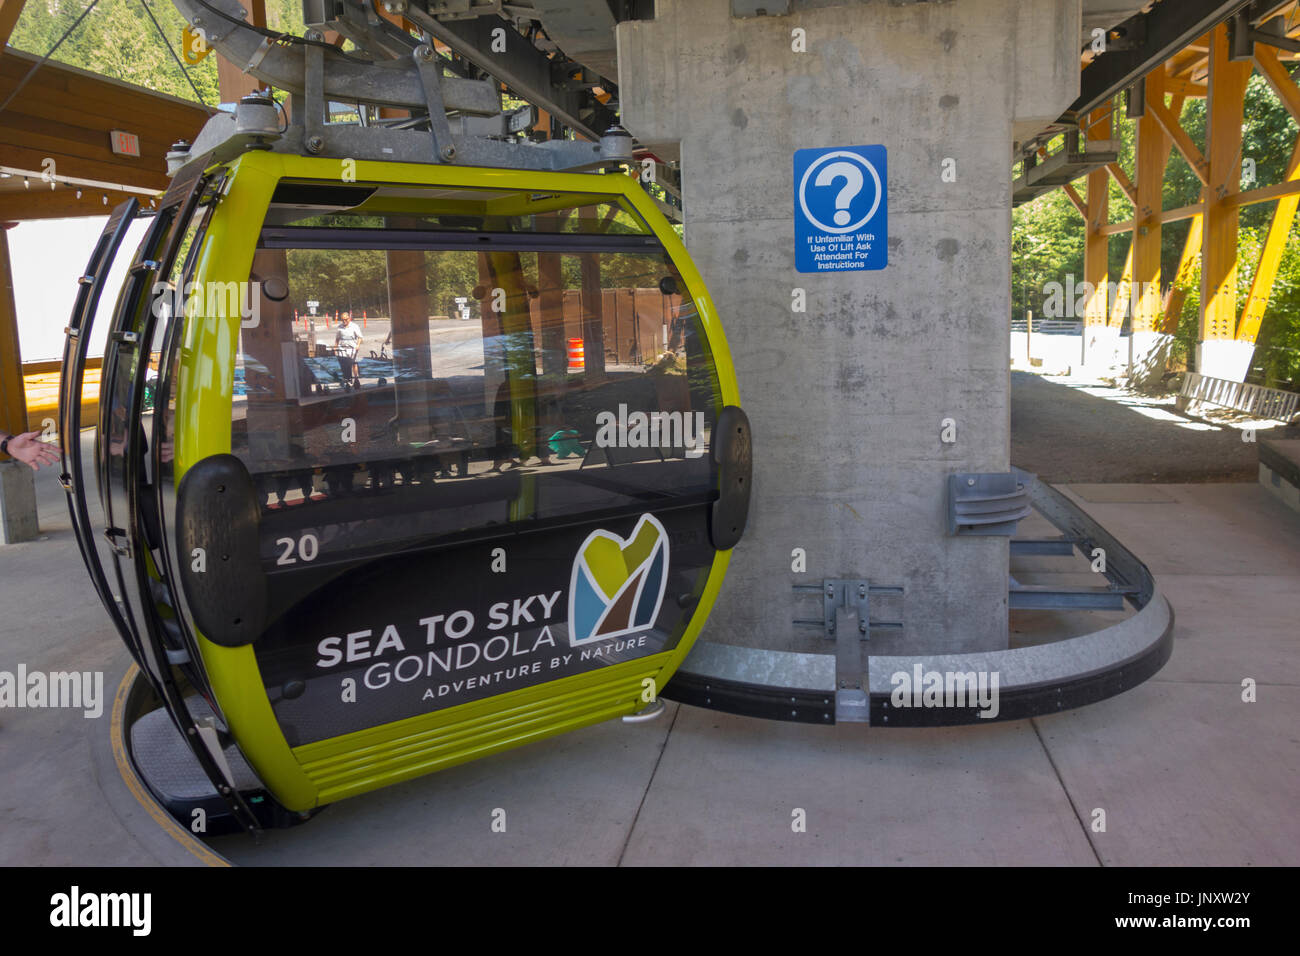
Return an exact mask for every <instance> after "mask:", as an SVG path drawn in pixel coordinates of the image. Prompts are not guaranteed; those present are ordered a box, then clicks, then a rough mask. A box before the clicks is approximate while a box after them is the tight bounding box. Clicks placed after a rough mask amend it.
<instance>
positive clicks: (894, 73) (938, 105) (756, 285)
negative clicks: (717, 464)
mask: <svg viewBox="0 0 1300 956" xmlns="http://www.w3.org/2000/svg"><path fill="white" fill-rule="evenodd" d="M730 10H731V5H730V3H729V2H728V0H689V2H687V0H660V2H659V3H658V5H657V16H656V19H654V20H647V21H634V22H627V23H621V24H619V26H618V50H619V79H620V83H619V92H620V100H621V103H622V108H623V114H622V118H623V122H624V124H625V125H626V126H627V127H628V128H629V129H630V130H631V131H632V133H633V134H634V135H636V136H637V137H638V138H639V139H640V140H641V141H642V142H644V143H646V144H647V146H649V147H650V148H652V149H654V150H655V151H656V152H658V151H659V148H660V147H662V148H664V149H665V150H666V151H671V150H672V149H673V144H678V143H679V144H680V150H681V154H680V155H681V159H682V166H683V172H684V205H685V217H686V218H685V235H686V240H687V245H688V248H689V249H690V251H691V254H692V256H693V257H694V259H695V262H696V264H697V265H698V266H699V268H700V271H701V272H702V274H703V276H704V279H705V281H706V282H707V283H708V285H709V289H710V291H711V293H712V295H713V298H714V300H715V302H716V305H717V308H718V313H719V315H720V317H721V319H722V321H723V323H724V325H725V327H726V329H727V336H728V340H729V342H730V345H731V351H732V355H733V357H734V360H735V363H736V371H737V376H738V379H739V383H740V394H741V400H742V403H743V405H744V407H745V408H746V410H747V412H748V414H749V417H750V421H751V423H752V426H753V434H754V449H755V459H754V496H753V499H752V507H751V512H750V523H749V527H748V530H747V531H746V535H745V538H744V539H743V540H742V541H741V543H740V544H739V545H738V546H737V548H736V550H735V554H734V556H733V559H732V564H731V571H730V573H729V575H728V579H727V582H726V584H725V585H724V587H723V592H722V595H721V597H720V599H719V601H718V604H717V606H716V608H715V610H714V611H713V614H712V616H711V618H710V622H709V625H708V628H707V630H706V632H705V636H706V637H707V638H708V639H709V640H713V641H721V642H724V643H734V644H744V645H748V646H755V647H765V648H776V649H789V650H816V651H823V652H824V651H825V650H826V642H825V640H824V639H823V638H822V637H821V635H820V633H818V632H816V631H813V630H811V629H805V628H799V629H796V628H794V627H793V626H792V625H791V621H792V619H794V618H803V617H809V616H816V614H817V613H819V608H820V605H818V604H816V603H815V602H813V603H811V604H810V603H808V601H806V600H804V599H802V598H796V596H795V594H794V592H792V590H791V586H792V585H796V584H818V583H820V582H821V580H822V579H823V578H832V577H853V578H868V579H869V580H870V581H871V582H872V583H876V584H882V585H903V586H904V587H905V588H906V596H905V598H904V599H903V600H902V601H901V603H900V604H899V605H897V606H893V605H891V606H889V607H888V608H882V611H881V613H882V615H883V616H886V617H888V616H901V617H902V619H903V620H904V622H905V624H906V627H905V629H904V630H903V631H902V632H888V631H876V632H873V634H872V635H871V638H870V645H869V648H870V651H871V652H872V653H892V652H897V653H905V652H908V651H931V650H933V651H936V652H937V651H944V650H952V651H969V650H979V649H995V648H1003V647H1006V646H1007V595H1006V591H1007V557H1008V556H1007V552H1008V545H1007V539H1006V538H999V537H961V538H956V537H950V536H949V535H948V533H947V527H946V513H947V512H946V508H947V504H946V502H947V490H946V489H947V478H948V475H950V474H952V473H955V472H966V471H969V472H1005V471H1007V469H1008V467H1009V465H1010V461H1009V456H1010V437H1009V421H1008V419H1009V385H1010V380H1009V370H1008V367H1007V366H1008V363H1007V348H1008V338H1009V331H1010V330H1009V317H1010V312H1011V284H1010V278H1011V268H1010V233H1011V209H1010V192H1011V181H1010V180H1011V176H1010V170H1011V163H1010V159H1011V148H1012V142H1013V139H1014V138H1015V137H1016V136H1017V135H1027V134H1028V133H1029V132H1031V131H1032V130H1034V129H1038V128H1041V126H1042V125H1043V124H1044V123H1045V122H1050V121H1051V120H1052V119H1055V118H1056V117H1057V116H1059V115H1060V113H1061V112H1062V111H1063V109H1064V108H1065V107H1067V106H1068V105H1069V103H1070V102H1071V100H1072V99H1073V97H1074V96H1075V95H1076V94H1077V88H1078V68H1077V62H1078V60H1077V57H1078V43H1079V23H1080V5H1079V2H1078V0H963V2H961V3H920V4H909V5H902V6H899V5H894V4H889V3H885V2H876V3H865V4H862V3H855V4H849V5H844V6H819V7H817V8H816V9H801V10H798V11H797V12H796V13H794V14H792V15H789V16H783V17H756V18H750V19H735V18H733V17H732V16H731V12H730ZM796 29H798V30H802V31H804V32H803V38H804V42H805V44H806V52H795V50H794V49H792V43H793V40H794V39H795V38H794V37H792V31H794V30H796ZM871 144H881V145H884V146H885V147H886V148H887V149H888V151H889V159H888V166H889V174H888V180H889V181H888V193H889V262H890V264H889V266H888V267H887V268H885V269H883V270H881V271H875V272H846V273H830V274H818V275H809V274H801V273H798V272H796V271H795V266H794V224H793V210H794V201H793V189H794V183H793V168H792V157H793V154H794V151H795V150H796V149H800V148H803V147H810V146H824V147H829V146H840V145H842V146H857V145H871ZM945 159H952V160H954V161H955V164H956V174H957V179H956V182H944V181H943V178H942V171H943V166H944V160H945ZM795 289H804V290H806V295H807V311H806V313H794V312H792V311H791V302H792V296H793V290H795ZM949 418H951V419H953V420H954V422H955V424H956V436H957V440H956V442H955V443H953V444H945V443H943V442H942V441H941V429H942V423H943V421H944V419H949ZM795 548H802V549H804V550H805V552H806V554H807V571H806V573H802V574H801V573H796V572H792V570H791V564H792V558H791V552H792V550H793V549H795ZM810 611H811V612H812V614H810V613H809V612H810Z"/></svg>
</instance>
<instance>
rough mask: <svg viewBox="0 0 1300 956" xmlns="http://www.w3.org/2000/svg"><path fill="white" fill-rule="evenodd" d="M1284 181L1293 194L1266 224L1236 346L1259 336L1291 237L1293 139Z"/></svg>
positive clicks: (1299, 155)
mask: <svg viewBox="0 0 1300 956" xmlns="http://www.w3.org/2000/svg"><path fill="white" fill-rule="evenodd" d="M1286 178H1287V184H1289V185H1292V186H1295V187H1296V190H1295V191H1294V192H1291V193H1289V194H1287V195H1285V196H1283V197H1282V198H1281V199H1280V200H1278V204H1277V208H1276V209H1274V210H1273V219H1272V220H1271V221H1270V222H1269V224H1268V236H1267V237H1266V238H1265V239H1264V248H1263V249H1261V250H1260V253H1259V265H1258V266H1256V267H1255V276H1254V278H1253V279H1251V282H1250V292H1249V293H1248V294H1247V296H1246V302H1245V304H1244V305H1243V306H1242V307H1241V319H1240V320H1239V321H1238V322H1237V341H1239V342H1252V343H1253V342H1254V341H1255V339H1256V338H1257V337H1258V336H1259V327H1260V324H1261V323H1262V322H1263V321H1264V312H1265V311H1266V310H1267V309H1268V300H1269V298H1270V297H1271V296H1272V294H1273V282H1274V281H1275V280H1276V278H1277V270H1278V267H1279V266H1280V265H1281V264H1282V253H1283V252H1284V251H1285V249H1286V243H1287V239H1288V238H1289V237H1290V235H1291V226H1292V224H1293V223H1294V222H1295V214H1296V209H1297V208H1298V207H1300V138H1297V139H1296V143H1295V146H1293V147H1292V149H1291V159H1290V160H1289V161H1288V162H1287V165H1286Z"/></svg>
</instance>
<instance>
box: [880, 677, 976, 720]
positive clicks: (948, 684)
mask: <svg viewBox="0 0 1300 956" xmlns="http://www.w3.org/2000/svg"><path fill="white" fill-rule="evenodd" d="M999 680H1000V678H999V674H998V672H997V671H927V670H925V669H924V668H923V667H922V666H921V665H920V664H916V665H914V666H913V668H912V671H911V673H908V672H907V671H895V672H894V673H893V675H892V676H891V677H890V678H889V682H890V684H892V685H893V687H894V690H893V692H892V693H891V694H890V696H889V703H890V704H891V705H892V706H894V707H977V708H979V711H980V714H979V715H980V716H981V717H983V718H985V719H987V720H992V719H994V718H995V717H997V715H998V711H999V710H1000V709H1001V707H1000V705H999V703H998V684H999Z"/></svg>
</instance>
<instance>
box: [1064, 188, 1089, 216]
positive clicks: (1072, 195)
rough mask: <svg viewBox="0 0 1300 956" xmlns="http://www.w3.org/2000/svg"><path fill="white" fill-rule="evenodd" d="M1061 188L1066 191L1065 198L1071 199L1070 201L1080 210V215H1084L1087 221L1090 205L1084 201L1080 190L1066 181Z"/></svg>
mask: <svg viewBox="0 0 1300 956" xmlns="http://www.w3.org/2000/svg"><path fill="white" fill-rule="evenodd" d="M1061 189H1062V191H1063V192H1064V193H1065V198H1066V199H1068V200H1070V203H1071V204H1072V205H1073V206H1074V208H1075V209H1077V210H1078V211H1079V215H1080V216H1082V217H1083V220H1084V222H1087V221H1088V207H1087V205H1086V204H1085V203H1084V201H1083V197H1082V196H1080V195H1079V193H1078V191H1077V190H1076V189H1075V188H1074V187H1073V186H1071V185H1070V184H1069V183H1066V184H1065V185H1064V186H1062V187H1061Z"/></svg>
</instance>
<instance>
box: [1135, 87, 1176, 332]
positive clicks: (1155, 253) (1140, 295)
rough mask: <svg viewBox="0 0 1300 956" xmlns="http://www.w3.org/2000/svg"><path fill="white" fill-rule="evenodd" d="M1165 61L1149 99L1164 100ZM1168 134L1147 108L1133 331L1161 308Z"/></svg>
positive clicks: (1141, 141)
mask: <svg viewBox="0 0 1300 956" xmlns="http://www.w3.org/2000/svg"><path fill="white" fill-rule="evenodd" d="M1164 76H1165V68H1164V64H1161V65H1160V66H1158V67H1156V68H1155V69H1154V70H1152V71H1151V72H1150V73H1148V74H1147V77H1146V101H1147V102H1148V103H1150V102H1152V101H1159V103H1160V105H1162V106H1163V105H1164V102H1165V90H1164ZM1168 160H1169V137H1168V136H1167V135H1166V134H1165V131H1164V130H1163V129H1162V128H1161V126H1160V124H1159V123H1158V122H1157V121H1156V118H1155V116H1153V115H1152V113H1151V111H1150V110H1146V111H1145V112H1144V113H1143V115H1142V116H1141V117H1140V118H1139V119H1138V121H1137V202H1136V203H1134V206H1135V208H1134V211H1133V281H1134V282H1135V283H1136V288H1135V290H1134V293H1133V333H1134V334H1135V335H1136V334H1137V333H1138V332H1151V331H1154V330H1155V327H1156V322H1157V319H1158V317H1159V312H1160V213H1161V210H1162V208H1163V196H1162V190H1161V187H1162V186H1163V185H1164V178H1165V163H1166V162H1168Z"/></svg>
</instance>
